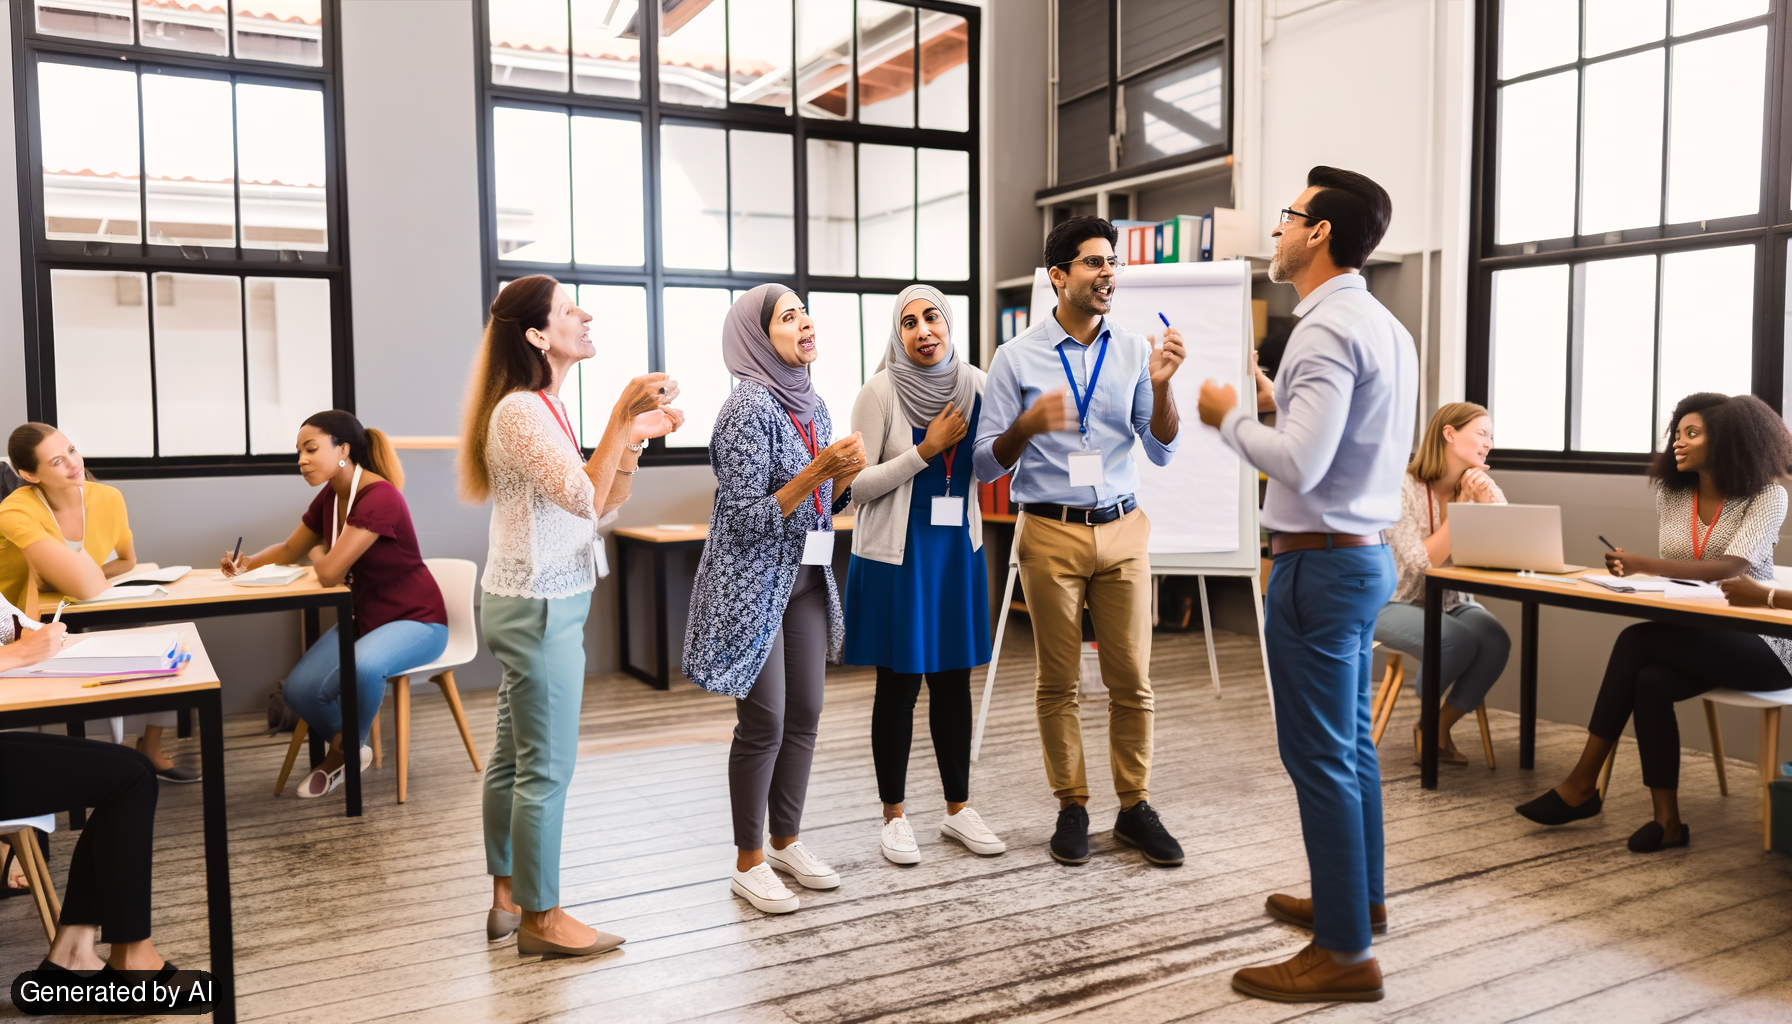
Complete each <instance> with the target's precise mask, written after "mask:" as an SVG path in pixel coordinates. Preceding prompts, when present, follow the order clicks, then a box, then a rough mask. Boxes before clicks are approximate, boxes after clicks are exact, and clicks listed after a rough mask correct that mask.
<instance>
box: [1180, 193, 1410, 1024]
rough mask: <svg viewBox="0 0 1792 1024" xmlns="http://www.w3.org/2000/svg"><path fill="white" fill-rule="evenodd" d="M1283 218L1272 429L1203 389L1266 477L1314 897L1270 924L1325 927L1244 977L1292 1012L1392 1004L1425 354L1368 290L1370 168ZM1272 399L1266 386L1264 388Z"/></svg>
mask: <svg viewBox="0 0 1792 1024" xmlns="http://www.w3.org/2000/svg"><path fill="white" fill-rule="evenodd" d="M1307 186H1308V187H1307V189H1306V191H1304V192H1302V193H1301V194H1300V196H1299V197H1298V198H1296V199H1295V200H1294V203H1293V205H1291V206H1290V207H1288V208H1287V209H1285V210H1283V211H1282V218H1281V224H1280V226H1279V227H1278V228H1277V229H1276V231H1275V232H1274V237H1275V239H1276V251H1275V256H1274V258H1273V259H1272V260H1271V261H1270V264H1269V279H1270V280H1271V281H1275V282H1277V283H1287V284H1292V285H1294V290H1295V291H1296V292H1297V293H1298V294H1299V295H1300V302H1299V304H1298V305H1296V306H1295V307H1294V315H1295V316H1297V317H1300V318H1301V319H1300V323H1299V325H1298V326H1296V327H1295V329H1294V333H1293V335H1291V336H1290V337H1289V339H1288V348H1287V351H1286V352H1285V353H1284V354H1283V356H1282V362H1281V365H1280V366H1279V367H1278V368H1277V371H1276V379H1275V381H1274V383H1273V385H1272V384H1271V382H1270V381H1269V380H1268V379H1267V378H1266V377H1264V376H1263V374H1262V372H1261V371H1259V372H1258V373H1257V374H1256V377H1257V382H1256V383H1257V390H1258V397H1259V400H1261V399H1262V398H1264V397H1273V399H1274V406H1275V413H1276V419H1275V426H1273V427H1269V426H1265V425H1263V424H1262V423H1259V422H1258V421H1257V418H1256V416H1255V415H1252V413H1251V412H1250V411H1247V410H1244V409H1241V408H1239V406H1238V396H1237V395H1236V394H1235V393H1234V392H1233V390H1232V388H1231V386H1230V385H1227V386H1225V387H1221V386H1219V385H1218V384H1216V383H1215V382H1213V381H1211V380H1209V381H1207V382H1206V383H1205V384H1203V385H1201V395H1200V400H1199V408H1198V412H1199V414H1200V417H1201V422H1202V423H1205V424H1207V425H1208V426H1212V427H1218V428H1219V431H1220V436H1221V437H1222V438H1223V439H1224V440H1225V442H1226V443H1227V444H1228V445H1230V446H1231V447H1232V448H1233V449H1235V450H1236V451H1237V452H1238V453H1239V454H1240V455H1241V456H1243V457H1244V458H1245V459H1246V460H1247V461H1248V462H1250V463H1251V464H1252V465H1254V466H1256V467H1257V468H1258V469H1259V470H1262V471H1263V473H1264V474H1265V475H1267V476H1268V477H1269V489H1268V492H1267V494H1266V495H1265V498H1264V503H1263V525H1264V526H1265V527H1267V528H1268V529H1269V530H1270V531H1271V533H1270V538H1269V548H1270V554H1271V556H1272V557H1274V558H1275V572H1274V573H1272V574H1271V575H1270V578H1269V594H1268V595H1267V598H1266V604H1267V616H1266V617H1267V621H1266V623H1265V627H1264V628H1265V633H1266V635H1267V645H1268V648H1269V652H1268V653H1269V672H1270V680H1271V683H1272V693H1273V694H1274V698H1275V712H1276V730H1277V733H1278V740H1279V743H1280V746H1281V751H1282V764H1283V766H1284V767H1286V768H1287V769H1288V774H1289V776H1291V777H1292V778H1293V780H1294V792H1295V796H1296V798H1297V799H1298V800H1299V803H1300V821H1301V831H1302V833H1303V836H1304V838H1305V840H1306V846H1307V870H1308V872H1309V874H1310V875H1311V876H1312V883H1313V896H1312V898H1311V899H1298V898H1296V897H1293V896H1286V895H1282V894H1280V893H1278V894H1276V895H1274V896H1271V897H1270V898H1269V901H1268V907H1267V909H1268V912H1269V915H1270V916H1271V917H1274V918H1277V919H1280V920H1283V921H1288V922H1290V923H1293V924H1297V925H1302V926H1304V927H1308V928H1311V929H1313V942H1312V943H1311V944H1310V945H1308V946H1307V947H1306V948H1305V949H1302V950H1301V951H1300V953H1298V954H1297V955H1296V956H1295V957H1294V958H1293V959H1291V960H1288V961H1285V962H1283V963H1279V964H1272V965H1270V966H1267V967H1249V968H1246V969H1244V970H1241V971H1239V972H1238V973H1237V974H1235V975H1234V976H1233V978H1232V986H1233V987H1234V988H1236V989H1238V990H1239V991H1241V992H1244V993H1246V994H1248V995H1253V996H1257V997H1259V998H1263V999H1272V1000H1276V1001H1279V1002H1322V1001H1323V1002H1331V1001H1336V1000H1356V1001H1365V1002H1367V1001H1373V1000H1377V999H1380V998H1381V997H1382V984H1381V968H1380V966H1379V965H1378V964H1377V963H1376V962H1375V958H1374V955H1373V952H1372V951H1371V949H1370V948H1369V945H1370V934H1371V932H1380V931H1385V930H1386V929H1387V909H1386V906H1385V905H1384V903H1383V896H1382V833H1381V772H1380V766H1379V762H1378V761H1377V760H1376V755H1375V742H1374V740H1373V739H1372V738H1371V737H1370V733H1369V662H1370V658H1371V654H1370V648H1371V647H1372V646H1373V645H1374V634H1375V615H1376V612H1377V611H1379V610H1380V608H1381V606H1382V605H1383V604H1385V603H1386V602H1387V600H1388V598H1389V597H1390V596H1391V595H1392V594H1393V592H1394V582H1395V575H1394V560H1393V557H1392V556H1391V554H1390V553H1389V551H1388V546H1387V539H1386V535H1385V531H1386V530H1387V529H1388V528H1389V527H1391V526H1393V525H1394V522H1395V521H1396V520H1397V519H1399V517H1400V476H1401V474H1402V473H1403V472H1404V471H1405V466H1406V458H1407V453H1408V452H1410V451H1411V449H1412V437H1413V417H1414V415H1415V413H1416V409H1415V406H1416V400H1417V395H1418V353H1417V351H1416V350H1415V349H1414V347H1413V343H1412V335H1410V334H1408V333H1407V331H1406V329H1405V328H1404V327H1401V326H1400V322H1399V321H1398V320H1395V319H1394V316H1393V314H1392V313H1389V312H1388V311H1387V309H1386V308H1384V307H1383V306H1382V305H1381V303H1379V302H1377V301H1376V300H1375V299H1374V298H1373V297H1372V296H1370V294H1369V291H1368V287H1367V285H1366V284H1365V283H1364V281H1363V276H1362V274H1361V272H1360V271H1361V268H1362V266H1363V264H1364V263H1366V262H1367V261H1368V259H1369V254H1370V253H1371V252H1373V251H1374V249H1375V246H1376V245H1377V244H1379V243H1380V242H1381V237H1382V235H1383V234H1385V233H1386V232H1387V226H1388V220H1389V219H1390V218H1391V217H1392V216H1393V203H1392V201H1391V200H1389V198H1388V194H1387V192H1386V191H1385V190H1383V189H1382V187H1381V186H1380V185H1377V184H1376V183H1375V182H1373V181H1370V180H1369V179H1368V178H1366V177H1364V176H1362V175H1361V174H1356V173H1354V172H1352V171H1341V170H1338V169H1336V168H1332V167H1315V168H1313V169H1312V171H1310V172H1309V173H1308V175H1307ZM1265 392H1268V393H1269V394H1268V395H1266V394H1265Z"/></svg>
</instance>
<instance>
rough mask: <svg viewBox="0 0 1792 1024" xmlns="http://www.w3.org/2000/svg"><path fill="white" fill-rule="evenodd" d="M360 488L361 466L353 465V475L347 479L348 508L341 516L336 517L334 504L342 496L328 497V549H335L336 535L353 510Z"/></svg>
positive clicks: (338, 502)
mask: <svg viewBox="0 0 1792 1024" xmlns="http://www.w3.org/2000/svg"><path fill="white" fill-rule="evenodd" d="M360 489H361V467H360V466H356V467H355V475H354V476H352V477H350V478H349V481H348V509H347V511H345V512H343V513H342V518H340V519H338V518H337V517H336V506H337V505H339V504H341V502H342V497H341V496H340V495H338V496H337V497H334V498H331V499H330V550H331V551H334V550H336V535H337V534H339V533H341V532H342V527H343V526H346V525H348V516H349V513H350V512H353V511H354V510H355V498H356V496H357V495H359V494H360ZM338 524H341V525H338Z"/></svg>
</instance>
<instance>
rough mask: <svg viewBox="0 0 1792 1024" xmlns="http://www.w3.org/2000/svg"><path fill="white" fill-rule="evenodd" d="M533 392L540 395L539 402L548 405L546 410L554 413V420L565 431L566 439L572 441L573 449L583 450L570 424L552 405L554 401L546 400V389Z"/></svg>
mask: <svg viewBox="0 0 1792 1024" xmlns="http://www.w3.org/2000/svg"><path fill="white" fill-rule="evenodd" d="M535 394H536V395H538V396H540V398H541V404H542V405H545V406H547V407H548V412H551V413H553V414H554V422H555V423H558V424H560V429H561V430H564V431H566V439H567V440H569V441H571V442H572V446H573V449H574V450H575V451H578V452H583V451H584V449H583V448H580V447H579V439H578V438H577V437H575V436H573V432H572V424H570V423H568V422H566V419H565V417H563V416H561V415H560V410H559V409H558V408H556V407H555V406H554V403H552V402H550V401H548V393H547V392H546V391H537V392H535Z"/></svg>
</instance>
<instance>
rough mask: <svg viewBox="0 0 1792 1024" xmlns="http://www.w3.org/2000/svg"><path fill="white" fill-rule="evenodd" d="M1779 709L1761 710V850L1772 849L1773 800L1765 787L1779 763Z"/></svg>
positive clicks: (1759, 757)
mask: <svg viewBox="0 0 1792 1024" xmlns="http://www.w3.org/2000/svg"><path fill="white" fill-rule="evenodd" d="M1779 752H1780V709H1779V708H1762V709H1761V749H1760V751H1759V753H1758V754H1757V757H1758V759H1759V760H1760V762H1761V849H1763V850H1772V849H1773V798H1772V795H1771V794H1770V793H1769V792H1768V790H1767V786H1768V784H1769V783H1771V782H1772V781H1773V769H1774V766H1775V765H1776V764H1777V763H1778V762H1779Z"/></svg>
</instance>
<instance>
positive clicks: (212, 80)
mask: <svg viewBox="0 0 1792 1024" xmlns="http://www.w3.org/2000/svg"><path fill="white" fill-rule="evenodd" d="M11 10H12V17H13V24H12V30H13V39H14V41H15V43H14V47H15V53H14V60H15V67H16V68H17V70H18V77H17V79H16V80H17V81H20V82H22V84H23V88H22V89H20V90H19V92H18V95H17V97H16V99H17V110H16V123H17V126H18V146H19V152H20V154H21V160H20V165H21V168H22V170H23V171H24V173H22V174H21V177H20V183H19V184H20V189H21V190H22V191H23V193H24V197H23V198H24V203H23V205H24V207H25V208H26V209H28V210H29V211H30V216H29V218H28V219H27V220H26V221H25V222H24V223H23V224H21V230H20V235H21V241H22V247H23V249H24V261H25V272H26V278H27V287H26V289H25V296H24V298H25V324H26V332H25V334H26V359H25V364H26V371H27V380H26V403H27V412H28V415H30V416H31V417H32V418H33V419H38V420H44V421H47V422H50V423H54V424H56V425H57V426H59V427H61V428H62V430H63V431H64V432H65V433H67V434H68V435H69V437H70V438H71V439H73V440H74V442H75V443H76V444H77V445H78V446H80V447H81V449H82V450H83V451H84V452H85V453H86V454H87V456H88V457H89V459H90V461H91V462H92V463H93V465H94V466H95V467H96V468H100V469H104V470H106V471H107V472H109V473H110V474H112V475H122V476H130V475H164V474H180V473H194V472H265V471H270V470H286V469H290V466H291V462H292V443H293V436H294V434H295V432H296V431H297V429H298V425H299V423H300V422H301V421H303V419H304V418H305V417H306V416H309V415H310V414H312V413H314V412H317V411H319V410H322V409H328V408H331V407H338V408H348V407H349V404H350V402H351V401H352V387H351V383H352V378H351V376H350V366H349V343H348V331H347V323H348V317H347V303H346V296H345V294H344V289H343V269H344V264H345V261H346V248H345V246H344V239H343V231H342V217H341V214H340V211H341V202H340V195H341V172H340V167H339V165H338V163H337V160H338V154H339V152H340V146H339V145H338V142H337V135H336V131H337V120H338V119H337V116H336V75H335V72H334V66H335V42H334V40H335V13H336V12H335V5H334V3H325V2H324V0H236V2H234V3H229V4H226V3H216V4H194V3H183V2H179V0H136V2H135V3H132V2H131V0H26V2H23V3H14V4H12V5H11Z"/></svg>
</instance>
